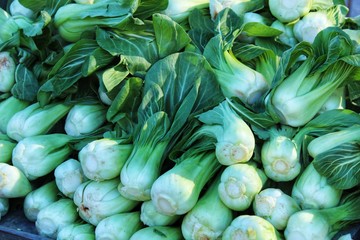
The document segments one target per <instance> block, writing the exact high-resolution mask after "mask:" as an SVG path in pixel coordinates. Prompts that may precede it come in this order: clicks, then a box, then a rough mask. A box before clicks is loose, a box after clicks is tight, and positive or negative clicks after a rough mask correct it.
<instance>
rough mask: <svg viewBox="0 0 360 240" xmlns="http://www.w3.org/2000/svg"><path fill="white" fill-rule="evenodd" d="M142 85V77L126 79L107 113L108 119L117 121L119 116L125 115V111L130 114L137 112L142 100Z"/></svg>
mask: <svg viewBox="0 0 360 240" xmlns="http://www.w3.org/2000/svg"><path fill="white" fill-rule="evenodd" d="M142 85H143V81H142V79H140V78H136V77H132V78H129V79H126V80H125V83H124V85H123V86H121V88H120V90H119V92H118V94H117V95H116V97H115V99H114V100H113V102H112V103H111V105H110V107H109V109H108V111H107V113H106V118H107V120H108V121H110V122H117V121H119V116H120V118H121V117H123V116H124V115H123V114H124V113H127V114H130V116H131V115H133V114H135V112H136V111H137V108H138V105H139V104H140V101H141V93H142V92H141V89H142Z"/></svg>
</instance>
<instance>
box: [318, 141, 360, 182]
mask: <svg viewBox="0 0 360 240" xmlns="http://www.w3.org/2000/svg"><path fill="white" fill-rule="evenodd" d="M313 163H314V167H315V169H316V170H317V171H318V172H319V173H320V174H321V175H323V176H325V177H326V178H327V180H328V183H329V184H331V185H333V186H334V187H335V188H338V189H350V188H352V187H355V186H358V185H359V184H360V145H359V143H346V144H341V145H339V146H337V147H335V148H332V149H330V150H328V151H326V152H324V153H321V154H319V155H317V156H316V157H315V158H314V160H313Z"/></svg>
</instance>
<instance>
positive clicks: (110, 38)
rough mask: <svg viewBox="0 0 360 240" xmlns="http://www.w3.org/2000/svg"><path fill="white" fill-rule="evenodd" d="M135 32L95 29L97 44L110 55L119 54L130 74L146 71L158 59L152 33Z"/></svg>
mask: <svg viewBox="0 0 360 240" xmlns="http://www.w3.org/2000/svg"><path fill="white" fill-rule="evenodd" d="M136 33H137V34H134V32H122V33H115V32H111V31H106V30H103V29H98V30H97V31H96V40H97V42H98V44H99V45H100V46H101V47H102V48H103V49H105V50H106V51H108V52H109V53H110V54H112V55H121V57H123V58H124V59H125V61H126V64H127V65H128V70H129V71H130V73H132V74H135V73H137V72H140V73H144V72H146V71H147V70H148V68H149V67H150V66H151V65H152V64H153V63H154V62H156V60H157V59H159V56H158V50H157V46H156V43H155V36H154V34H153V33H151V32H147V31H143V32H136Z"/></svg>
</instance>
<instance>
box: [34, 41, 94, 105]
mask: <svg viewBox="0 0 360 240" xmlns="http://www.w3.org/2000/svg"><path fill="white" fill-rule="evenodd" d="M98 48H99V46H98V45H97V43H96V41H94V40H89V39H82V40H80V41H78V42H77V43H75V44H74V46H72V48H71V49H70V50H69V51H68V52H67V53H66V54H65V55H64V56H63V57H62V58H61V59H60V60H59V62H57V63H56V64H55V66H54V67H53V68H52V70H51V72H50V73H49V77H48V80H47V81H46V82H45V83H44V84H43V85H42V86H41V87H40V89H39V93H38V99H39V98H41V99H43V100H42V101H46V99H47V100H49V99H48V97H49V96H51V97H57V96H60V94H62V93H63V92H64V91H65V90H66V89H69V88H70V87H71V86H73V85H74V84H75V83H76V82H77V81H78V80H79V79H80V78H81V77H83V75H82V68H83V65H84V63H85V61H86V59H87V58H88V57H89V56H91V55H92V54H93V53H94V51H96V50H97V49H98ZM40 95H42V96H40ZM42 103H45V102H42Z"/></svg>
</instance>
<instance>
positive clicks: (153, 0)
mask: <svg viewBox="0 0 360 240" xmlns="http://www.w3.org/2000/svg"><path fill="white" fill-rule="evenodd" d="M138 4H139V5H138V6H137V8H136V11H135V12H134V17H138V18H140V19H146V18H149V17H151V16H152V15H153V14H154V13H158V12H161V11H163V10H165V9H166V7H167V5H168V0H140V1H139V3H138Z"/></svg>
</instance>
